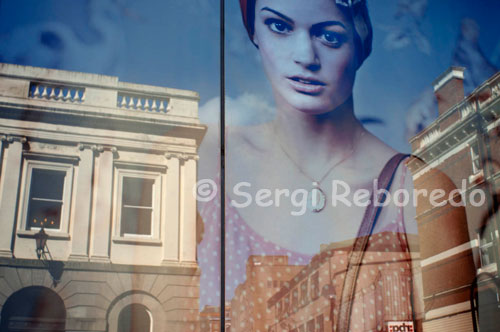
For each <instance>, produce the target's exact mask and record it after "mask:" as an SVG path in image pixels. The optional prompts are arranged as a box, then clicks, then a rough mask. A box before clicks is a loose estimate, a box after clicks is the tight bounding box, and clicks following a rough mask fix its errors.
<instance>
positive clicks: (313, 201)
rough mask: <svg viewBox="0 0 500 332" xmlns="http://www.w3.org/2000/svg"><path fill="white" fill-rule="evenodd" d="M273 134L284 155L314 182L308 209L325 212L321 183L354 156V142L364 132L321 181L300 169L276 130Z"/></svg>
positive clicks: (324, 195)
mask: <svg viewBox="0 0 500 332" xmlns="http://www.w3.org/2000/svg"><path fill="white" fill-rule="evenodd" d="M273 129H274V128H273ZM273 133H274V136H275V137H276V141H277V142H278V145H279V147H280V149H281V151H283V153H284V154H285V156H286V157H287V158H288V159H289V160H290V161H291V162H292V164H293V165H294V166H295V168H297V170H298V171H299V172H300V173H301V174H302V175H304V176H305V177H306V178H308V179H309V180H311V182H312V188H311V189H310V190H309V191H308V192H307V207H308V209H309V211H311V212H314V213H318V212H321V211H323V209H324V208H325V206H326V200H327V198H326V194H325V191H324V190H323V189H322V188H321V183H322V182H323V180H325V179H326V178H327V176H328V175H329V174H330V173H331V172H332V171H333V169H335V168H336V167H337V166H339V165H340V164H342V163H343V162H344V161H346V160H347V159H349V158H350V157H351V156H352V155H353V154H354V152H355V151H356V147H357V146H355V144H354V142H355V141H357V140H359V139H360V138H361V136H363V135H364V132H362V131H360V133H359V134H358V137H357V139H356V140H354V141H353V143H352V147H351V149H350V150H349V152H348V153H347V154H346V155H345V156H344V157H343V158H342V159H340V160H339V161H337V162H335V163H333V165H331V166H330V167H329V168H328V170H327V171H326V173H325V174H324V175H323V176H322V177H321V178H320V179H319V181H318V180H316V179H314V178H313V177H312V176H310V175H309V174H307V173H306V172H305V171H304V170H303V169H302V167H300V165H299V163H297V162H296V161H295V160H294V159H293V158H292V157H291V156H290V154H289V153H288V152H287V151H286V150H285V148H284V147H283V145H282V144H281V142H280V140H279V139H278V136H277V135H276V132H275V131H274V130H273Z"/></svg>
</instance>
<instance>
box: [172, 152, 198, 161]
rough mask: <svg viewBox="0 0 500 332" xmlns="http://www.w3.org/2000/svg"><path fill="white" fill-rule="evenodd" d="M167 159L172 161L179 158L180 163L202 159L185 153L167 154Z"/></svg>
mask: <svg viewBox="0 0 500 332" xmlns="http://www.w3.org/2000/svg"><path fill="white" fill-rule="evenodd" d="M165 158H167V160H168V159H171V158H177V159H179V161H187V160H190V159H193V160H198V159H200V157H199V156H198V155H197V154H194V153H184V152H166V153H165Z"/></svg>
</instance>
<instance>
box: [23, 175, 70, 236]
mask: <svg viewBox="0 0 500 332" xmlns="http://www.w3.org/2000/svg"><path fill="white" fill-rule="evenodd" d="M65 178H66V172H64V171H57V170H51V169H41V168H35V169H33V170H32V172H31V183H30V195H29V202H28V222H27V229H31V228H36V227H42V226H43V227H45V228H51V229H59V228H60V227H61V212H62V208H63V204H64V200H63V198H64V197H63V196H64V179H65Z"/></svg>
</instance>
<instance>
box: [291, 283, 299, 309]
mask: <svg viewBox="0 0 500 332" xmlns="http://www.w3.org/2000/svg"><path fill="white" fill-rule="evenodd" d="M292 307H293V311H294V312H296V311H297V310H298V308H299V289H298V288H294V289H293V291H292Z"/></svg>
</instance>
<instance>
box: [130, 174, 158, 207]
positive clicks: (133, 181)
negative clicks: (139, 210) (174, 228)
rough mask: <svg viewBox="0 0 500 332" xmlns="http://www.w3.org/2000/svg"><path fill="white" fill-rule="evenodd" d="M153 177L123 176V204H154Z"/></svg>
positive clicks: (148, 205) (150, 205)
mask: <svg viewBox="0 0 500 332" xmlns="http://www.w3.org/2000/svg"><path fill="white" fill-rule="evenodd" d="M153 184H154V180H153V179H141V178H132V177H124V178H123V205H131V206H147V207H152V206H153Z"/></svg>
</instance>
